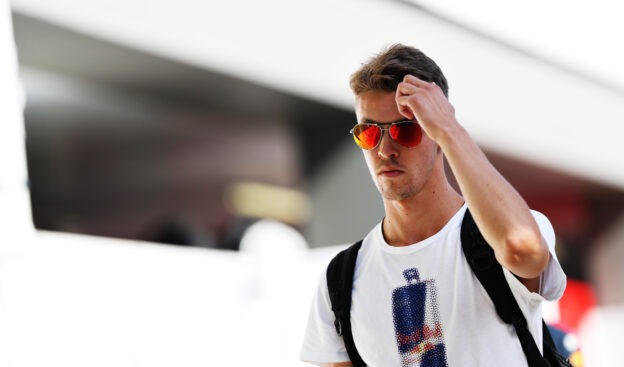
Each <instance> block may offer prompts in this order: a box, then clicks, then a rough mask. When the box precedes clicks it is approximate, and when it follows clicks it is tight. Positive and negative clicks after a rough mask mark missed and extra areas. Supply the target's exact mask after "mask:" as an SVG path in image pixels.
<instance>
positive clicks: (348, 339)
mask: <svg viewBox="0 0 624 367" xmlns="http://www.w3.org/2000/svg"><path fill="white" fill-rule="evenodd" d="M361 246H362V241H358V242H356V243H355V244H353V245H351V246H350V247H349V248H347V249H346V250H343V251H341V252H339V253H338V254H337V255H336V256H335V257H334V258H333V259H332V261H331V262H330V263H329V265H328V266H327V275H326V276H327V289H328V292H329V299H330V301H331V304H332V311H333V312H334V315H335V316H336V321H335V322H334V325H335V326H336V332H338V335H341V336H342V338H343V340H344V343H345V348H346V349H347V354H349V359H351V363H352V364H353V366H354V367H360V366H366V363H364V361H363V360H362V357H360V354H359V353H358V351H357V348H356V347H355V342H354V341H353V334H352V333H351V292H352V289H353V274H354V273H355V261H356V260H357V255H358V251H359V250H360V247H361Z"/></svg>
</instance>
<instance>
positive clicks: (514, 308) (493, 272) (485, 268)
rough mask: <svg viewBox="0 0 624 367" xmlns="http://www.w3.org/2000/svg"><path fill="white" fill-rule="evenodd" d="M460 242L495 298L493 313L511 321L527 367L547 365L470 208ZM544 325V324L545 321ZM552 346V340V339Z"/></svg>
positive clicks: (476, 271) (545, 334)
mask: <svg viewBox="0 0 624 367" xmlns="http://www.w3.org/2000/svg"><path fill="white" fill-rule="evenodd" d="M461 242H462V249H463V251H464V255H465V256H466V259H467V260H468V264H469V265H470V268H471V269H472V271H473V273H474V274H475V275H476V277H477V279H479V282H480V283H481V285H482V286H483V288H485V290H486V292H487V294H488V295H489V296H490V298H491V299H492V302H494V306H495V308H496V313H498V316H499V317H500V318H501V319H502V320H503V321H504V322H505V323H507V324H512V325H513V326H514V328H515V329H516V333H517V334H518V339H519V340H520V344H521V345H522V350H523V351H524V354H525V355H526V358H527V362H528V364H529V366H530V367H548V366H549V364H548V363H547V362H546V360H545V359H544V357H542V354H541V353H540V351H539V348H538V347H537V344H536V343H535V340H534V339H533V336H532V335H531V332H530V331H529V329H528V327H527V322H526V319H525V317H524V315H523V314H522V310H520V307H519V306H518V302H517V301H516V299H515V298H514V296H513V293H512V292H511V289H510V288H509V284H508V283H507V280H506V279H505V274H503V267H502V266H501V265H500V264H499V263H498V261H497V260H496V257H495V256H494V250H493V249H492V247H490V245H488V243H487V242H486V241H485V239H484V238H483V236H482V235H481V232H480V231H479V229H478V228H477V225H476V223H475V222H474V219H473V218H472V215H471V214H470V211H469V210H467V209H466V214H465V215H464V220H463V222H462V227H461ZM544 326H545V324H544ZM543 333H544V340H545V341H546V340H547V339H550V342H551V343H552V338H550V333H549V331H548V329H547V328H544V329H543ZM552 344H553V346H554V343H552Z"/></svg>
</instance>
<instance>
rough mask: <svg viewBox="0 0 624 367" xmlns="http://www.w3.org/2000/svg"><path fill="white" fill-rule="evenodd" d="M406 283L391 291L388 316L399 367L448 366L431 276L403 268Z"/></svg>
mask: <svg viewBox="0 0 624 367" xmlns="http://www.w3.org/2000/svg"><path fill="white" fill-rule="evenodd" d="M403 276H404V277H405V280H407V284H408V285H406V286H403V287H399V288H396V289H395V290H394V291H393V292H392V316H393V318H394V330H395V333H396V341H397V346H398V350H399V354H400V357H401V366H402V367H448V364H447V358H446V348H445V345H444V335H443V333H442V325H441V323H440V315H439V310H438V307H439V306H438V305H439V304H438V296H437V291H436V288H437V287H436V284H435V280H433V279H428V280H424V281H421V280H420V277H419V274H418V270H417V269H416V268H411V269H407V270H405V271H403Z"/></svg>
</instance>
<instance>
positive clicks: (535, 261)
mask: <svg viewBox="0 0 624 367" xmlns="http://www.w3.org/2000/svg"><path fill="white" fill-rule="evenodd" d="M436 140H437V142H438V144H439V145H440V147H441V149H442V150H443V152H444V154H445V156H446V158H447V160H448V163H449V166H450V167H451V170H452V171H453V174H454V175H455V178H456V179H457V182H458V184H459V187H460V189H461V191H462V195H463V197H464V200H465V201H466V203H467V204H468V207H469V208H470V211H471V213H472V215H473V217H474V218H475V221H476V223H477V225H478V227H479V229H480V230H481V233H482V234H483V237H484V238H485V239H486V240H487V242H488V243H489V244H490V245H491V246H492V247H493V248H494V251H495V253H496V256H497V259H498V260H499V262H501V264H503V265H504V266H505V267H507V268H508V269H509V270H511V271H512V272H513V273H514V274H516V275H518V276H520V277H522V278H534V277H536V276H538V275H539V274H540V273H541V272H542V271H543V269H544V268H545V266H546V264H547V261H548V247H547V246H546V244H545V242H544V240H543V239H542V236H541V234H540V231H539V228H538V226H537V223H536V222H535V220H534V218H533V216H532V214H531V212H530V211H529V207H528V206H527V204H526V202H525V201H524V199H523V198H522V197H521V196H520V194H519V193H518V192H517V191H516V190H515V189H514V188H513V187H512V186H511V184H510V183H509V182H508V181H507V180H506V179H505V178H504V177H503V176H502V175H501V174H500V173H499V172H498V171H497V170H496V169H495V168H494V166H492V164H491V163H490V162H489V161H488V159H487V157H486V156H485V154H484V153H483V151H482V150H481V149H480V148H479V147H478V146H477V145H476V143H475V142H474V141H473V140H472V138H471V137H470V136H469V135H468V133H467V132H466V130H465V129H464V128H463V127H462V126H461V125H459V124H457V123H455V124H450V125H447V129H446V130H445V131H444V132H443V133H442V134H440V135H439V136H438V137H437V139H436Z"/></svg>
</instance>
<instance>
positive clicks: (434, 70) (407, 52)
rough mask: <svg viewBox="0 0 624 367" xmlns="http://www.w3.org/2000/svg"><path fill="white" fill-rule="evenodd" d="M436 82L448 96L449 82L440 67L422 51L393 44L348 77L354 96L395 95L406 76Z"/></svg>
mask: <svg viewBox="0 0 624 367" xmlns="http://www.w3.org/2000/svg"><path fill="white" fill-rule="evenodd" d="M407 74H411V75H414V76H416V77H417V78H419V79H422V80H424V81H427V82H434V83H436V84H437V85H438V86H439V87H440V88H441V89H442V91H443V92H444V95H446V96H447V97H448V83H447V81H446V78H445V77H444V74H442V70H441V69H440V67H439V66H438V65H437V64H436V63H435V62H434V61H433V60H432V59H430V58H429V57H428V56H427V55H425V54H424V53H423V52H422V51H420V50H418V49H416V48H413V47H409V46H405V45H402V44H394V45H391V46H390V47H388V48H386V49H385V50H382V51H381V52H380V53H379V54H377V55H376V56H374V57H372V58H371V59H370V60H369V61H368V62H366V63H365V64H363V65H362V66H361V67H360V69H359V70H357V71H356V72H355V73H353V74H352V75H351V82H350V85H351V90H353V93H354V94H355V95H356V96H359V95H360V94H362V93H364V92H368V91H386V92H394V91H395V90H396V88H397V86H398V85H399V83H400V82H402V81H403V78H404V77H405V75H407Z"/></svg>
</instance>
